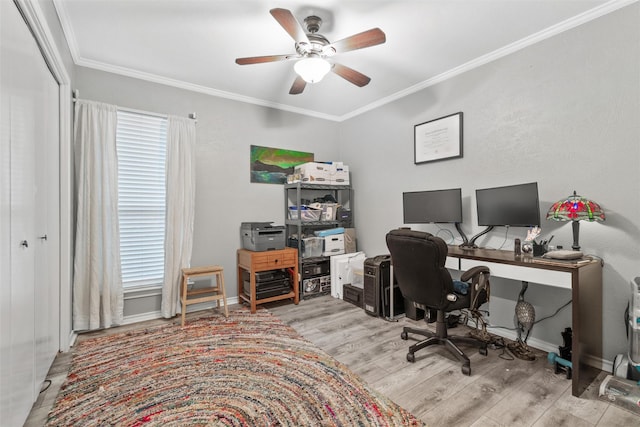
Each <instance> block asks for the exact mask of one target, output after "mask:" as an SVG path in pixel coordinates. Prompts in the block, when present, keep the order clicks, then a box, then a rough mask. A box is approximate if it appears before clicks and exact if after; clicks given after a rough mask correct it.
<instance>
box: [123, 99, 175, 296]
mask: <svg viewBox="0 0 640 427" xmlns="http://www.w3.org/2000/svg"><path fill="white" fill-rule="evenodd" d="M166 145H167V120H166V119H165V118H162V117H155V116H150V115H144V114H140V113H132V112H127V111H120V110H119V111H118V123H117V130H116V146H117V153H118V215H119V222H120V257H121V268H122V281H123V286H124V288H125V289H126V288H132V287H145V286H161V285H162V282H163V277H164V235H165V212H166V190H165V189H166Z"/></svg>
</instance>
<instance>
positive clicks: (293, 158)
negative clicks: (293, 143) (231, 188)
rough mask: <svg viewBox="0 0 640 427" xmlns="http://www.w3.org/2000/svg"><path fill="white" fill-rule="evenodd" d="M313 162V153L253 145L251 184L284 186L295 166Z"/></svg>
mask: <svg viewBox="0 0 640 427" xmlns="http://www.w3.org/2000/svg"><path fill="white" fill-rule="evenodd" d="M312 161H313V153H306V152H303V151H295V150H287V149H284V148H272V147H262V146H259V145H252V146H251V155H250V164H251V182H261V183H266V184H284V183H285V182H287V175H289V174H292V173H293V168H294V167H295V166H297V165H299V164H301V163H307V162H312Z"/></svg>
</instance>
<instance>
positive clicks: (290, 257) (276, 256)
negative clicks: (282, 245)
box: [253, 251, 298, 270]
mask: <svg viewBox="0 0 640 427" xmlns="http://www.w3.org/2000/svg"><path fill="white" fill-rule="evenodd" d="M296 262H298V260H297V259H296V251H286V252H282V251H276V252H269V251H267V252H263V253H260V254H254V255H253V266H254V268H255V269H260V270H273V269H276V268H282V267H287V266H289V267H290V266H293V265H295V264H296Z"/></svg>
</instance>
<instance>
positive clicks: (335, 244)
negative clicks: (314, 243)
mask: <svg viewBox="0 0 640 427" xmlns="http://www.w3.org/2000/svg"><path fill="white" fill-rule="evenodd" d="M323 239H324V246H323V249H322V256H331V255H341V254H343V253H344V234H333V235H331V236H325V237H323Z"/></svg>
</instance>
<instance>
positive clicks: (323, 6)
mask: <svg viewBox="0 0 640 427" xmlns="http://www.w3.org/2000/svg"><path fill="white" fill-rule="evenodd" d="M314 2H315V4H316V5H317V7H316V6H315V5H314V3H311V2H306V1H305V2H300V1H292V0H281V1H265V0H263V1H259V0H54V4H55V7H56V10H57V11H58V15H59V16H60V20H61V23H62V27H63V29H64V32H65V35H66V38H67V41H68V43H69V47H70V49H71V53H72V56H73V59H74V61H75V63H76V64H77V65H80V66H84V67H91V68H96V69H100V70H105V71H110V72H115V73H119V74H123V75H128V76H132V77H138V78H143V79H147V80H151V81H155V82H160V83H164V84H169V85H172V86H176V87H181V88H185V89H189V90H194V91H199V92H203V93H208V94H213V95H216V96H222V97H226V98H231V99H237V100H241V101H244V102H250V103H255V104H259V105H267V106H272V107H275V108H280V109H284V110H288V111H294V112H299V113H302V114H308V115H312V116H316V117H322V118H326V119H330V120H337V121H340V120H344V119H346V118H349V117H352V116H355V115H357V114H359V113H361V112H363V111H367V110H369V109H371V108H374V107H376V106H379V105H382V104H384V103H386V102H390V101H392V100H394V99H397V98H400V97H402V96H405V95H408V94H410V93H412V92H415V91H417V90H420V89H422V88H425V87H427V86H429V85H431V84H434V83H436V82H438V81H441V80H443V79H445V78H448V77H451V76H453V75H456V74H459V73H461V72H463V71H466V70H468V69H470V68H473V67H475V66H477V65H480V64H483V63H486V62H488V61H491V60H493V59H496V58H499V57H501V56H503V55H505V54H508V53H510V52H513V51H515V50H518V49H520V48H523V47H526V46H528V45H530V44H532V43H536V42H538V41H540V40H543V39H545V38H547V37H550V36H553V35H555V34H558V33H559V32H562V31H565V30H567V29H570V28H573V27H575V26H576V25H580V24H582V23H585V22H588V21H590V20H592V19H594V18H597V17H599V16H602V15H603V14H606V13H609V12H611V11H613V10H616V9H618V8H620V7H621V6H623V5H626V4H629V2H630V1H629V0H615V1H606V0H439V1H436V0H386V1H382V0H360V1H354V0H322V1H320V0H314ZM276 7H278V8H285V9H289V10H291V12H292V13H293V14H294V16H295V17H296V18H298V19H299V20H300V21H301V22H302V21H303V19H304V18H305V17H306V16H308V15H311V14H315V15H318V16H320V17H321V18H322V19H323V21H324V23H323V26H322V27H321V28H320V31H319V33H321V34H322V35H324V36H325V37H326V38H328V39H329V40H330V41H337V40H339V39H343V38H345V37H348V36H350V35H353V34H355V33H359V32H361V31H365V30H368V29H370V28H374V27H379V28H380V29H382V30H383V31H384V32H385V34H386V39H387V41H386V43H385V44H381V45H378V46H373V47H369V48H365V49H360V50H356V51H351V52H345V53H343V54H338V55H336V56H334V57H333V61H335V62H339V63H341V64H343V65H346V66H348V67H351V68H354V69H356V70H358V71H360V72H361V73H363V74H366V75H367V76H369V77H371V82H370V83H369V85H367V86H365V87H362V88H359V87H357V86H354V85H352V84H351V83H349V82H347V81H346V80H344V79H342V78H340V77H339V76H337V75H335V74H333V73H330V74H329V75H327V77H325V78H324V80H322V81H321V82H319V83H316V84H313V85H311V84H308V85H307V87H306V89H305V91H304V92H303V93H302V94H300V95H289V93H288V92H289V88H290V87H291V84H292V83H293V80H294V78H295V73H294V71H293V62H292V61H280V62H272V63H265V64H254V65H243V66H241V65H237V64H236V63H235V62H234V61H235V58H237V57H246V56H262V55H272V54H289V53H295V48H294V41H293V39H291V37H290V36H289V35H288V34H287V33H286V32H285V30H284V29H283V28H282V27H281V26H280V25H279V24H278V22H277V21H276V20H275V19H274V18H273V17H272V16H271V15H270V14H269V10H270V9H272V8H276Z"/></svg>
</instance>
